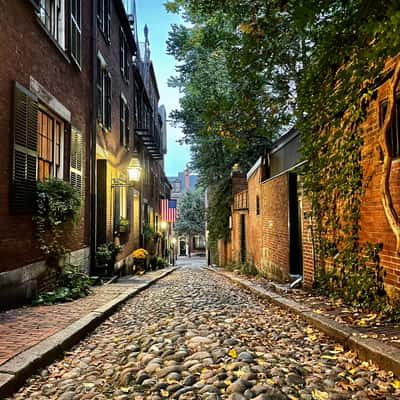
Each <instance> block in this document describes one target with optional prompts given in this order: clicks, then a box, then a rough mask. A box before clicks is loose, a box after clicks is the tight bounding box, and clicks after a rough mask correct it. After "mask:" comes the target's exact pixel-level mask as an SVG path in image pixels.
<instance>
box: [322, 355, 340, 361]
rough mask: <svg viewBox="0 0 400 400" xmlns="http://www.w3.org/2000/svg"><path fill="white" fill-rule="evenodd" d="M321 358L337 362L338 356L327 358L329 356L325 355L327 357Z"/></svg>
mask: <svg viewBox="0 0 400 400" xmlns="http://www.w3.org/2000/svg"><path fill="white" fill-rule="evenodd" d="M321 358H325V359H326V360H336V358H337V357H336V356H327V355H325V356H321Z"/></svg>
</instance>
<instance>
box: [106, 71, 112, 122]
mask: <svg viewBox="0 0 400 400" xmlns="http://www.w3.org/2000/svg"><path fill="white" fill-rule="evenodd" d="M105 81H106V120H105V125H106V128H108V129H111V74H110V73H109V72H107V73H106V76H105Z"/></svg>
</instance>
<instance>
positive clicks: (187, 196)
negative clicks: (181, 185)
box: [174, 189, 205, 237]
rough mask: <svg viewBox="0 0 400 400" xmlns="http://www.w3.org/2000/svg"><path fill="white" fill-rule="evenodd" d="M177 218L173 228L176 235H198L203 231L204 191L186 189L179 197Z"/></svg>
mask: <svg viewBox="0 0 400 400" xmlns="http://www.w3.org/2000/svg"><path fill="white" fill-rule="evenodd" d="M177 211H178V218H177V220H176V222H175V226H174V230H175V232H177V233H178V235H187V236H189V237H190V236H192V235H198V234H204V233H205V208H204V191H203V190H200V189H196V190H194V191H188V192H185V193H184V194H183V196H182V197H181V198H180V199H179V206H178V210H177Z"/></svg>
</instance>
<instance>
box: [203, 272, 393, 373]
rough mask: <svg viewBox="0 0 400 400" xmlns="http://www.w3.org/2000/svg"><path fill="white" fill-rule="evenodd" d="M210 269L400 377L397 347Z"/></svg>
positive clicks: (232, 276) (258, 287)
mask: <svg viewBox="0 0 400 400" xmlns="http://www.w3.org/2000/svg"><path fill="white" fill-rule="evenodd" d="M206 269H207V270H209V271H212V272H214V273H216V274H218V275H221V276H224V277H225V278H228V279H230V280H232V281H234V282H236V283H238V284H239V285H241V286H243V287H244V288H246V289H249V290H250V291H251V292H253V293H255V294H256V295H258V296H260V297H262V298H266V299H268V300H269V301H271V302H272V303H274V304H276V305H278V306H280V307H282V308H284V309H286V310H288V311H291V312H293V313H295V314H297V315H299V316H300V317H302V318H303V319H304V320H306V321H307V322H308V323H309V324H310V325H313V326H315V327H316V328H318V329H320V330H321V331H323V332H324V333H325V334H327V335H328V336H330V337H331V338H333V339H334V340H336V341H337V342H339V343H342V344H343V345H344V346H345V347H346V348H348V349H352V350H355V351H356V352H357V354H358V356H359V357H360V359H362V360H365V361H369V360H371V361H372V362H374V363H375V364H376V365H378V366H379V367H380V368H382V369H384V370H387V371H392V372H393V373H394V374H395V375H396V376H400V349H398V348H397V347H394V346H390V345H388V344H386V343H382V342H380V341H379V340H376V339H363V338H361V337H360V336H359V332H357V331H356V330H355V329H353V328H351V327H350V326H347V325H345V324H340V323H338V322H336V321H334V320H332V319H331V318H327V317H325V316H323V315H319V314H317V313H315V312H314V311H313V310H312V309H311V308H309V307H307V306H304V305H301V304H299V303H297V302H295V301H293V300H290V299H287V298H285V297H283V296H280V295H279V294H277V293H275V292H272V291H270V290H267V289H264V288H261V287H260V286H257V285H255V284H254V283H252V282H250V281H248V280H246V279H244V278H241V277H238V276H234V275H232V274H231V273H229V272H226V271H217V270H216V269H214V268H210V267H206Z"/></svg>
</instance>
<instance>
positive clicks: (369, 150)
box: [218, 82, 400, 296]
mask: <svg viewBox="0 0 400 400" xmlns="http://www.w3.org/2000/svg"><path fill="white" fill-rule="evenodd" d="M388 90H389V82H386V83H384V84H383V85H381V86H380V87H379V88H377V89H376V93H375V99H374V100H373V102H372V103H371V105H370V107H369V110H368V117H367V119H366V121H365V122H364V123H363V125H362V132H363V139H364V144H363V147H362V168H363V176H364V182H365V185H366V189H365V192H364V194H363V196H362V199H361V214H360V242H361V243H367V242H368V243H382V245H383V247H382V250H381V252H380V254H379V256H380V264H381V266H382V267H383V268H384V271H385V274H384V282H385V288H386V290H387V292H388V293H389V294H390V295H393V296H395V295H396V294H397V295H398V293H399V290H400V255H399V254H398V253H397V251H396V238H395V235H394V233H393V231H392V229H391V227H390V225H389V223H388V220H387V218H386V215H385V212H384V208H383V205H382V192H381V179H382V173H383V168H382V155H381V154H380V152H379V129H380V127H381V124H382V121H383V119H384V113H385V110H386V104H387V98H388V95H389V93H388ZM398 101H399V98H398ZM388 139H389V147H390V151H391V154H392V156H393V161H392V170H391V175H390V182H389V183H390V184H389V186H390V190H391V193H392V200H393V207H394V209H395V210H396V212H397V213H400V190H399V187H400V183H399V182H400V163H399V160H400V108H399V106H398V104H397V105H396V112H395V121H394V122H393V124H392V127H391V129H390V132H389V138H388ZM299 148H300V142H299V135H298V133H297V132H296V131H294V130H292V131H290V132H289V133H288V134H286V135H284V136H283V137H281V138H280V139H279V140H278V141H277V142H276V143H275V144H274V146H273V147H272V148H271V149H270V151H269V152H268V154H267V155H266V156H264V157H262V158H260V159H259V160H258V161H257V163H256V164H255V165H254V166H253V168H252V169H251V170H250V171H249V172H248V174H247V179H246V181H247V182H246V187H244V186H243V185H244V180H243V179H244V175H243V174H242V175H241V177H242V180H241V181H240V182H239V181H238V180H237V178H235V175H237V174H238V173H237V172H234V173H233V176H232V186H233V193H234V201H233V204H232V216H231V219H232V224H231V225H232V231H231V242H229V243H224V242H222V241H221V242H220V243H219V246H218V250H219V263H220V264H221V265H225V264H226V263H227V262H229V261H231V260H232V261H235V262H245V261H246V262H251V263H253V264H254V265H255V266H256V268H257V269H258V270H260V271H262V273H263V274H264V275H266V276H268V277H269V278H271V279H274V280H277V281H289V280H291V279H293V278H294V277H296V276H298V275H301V276H302V277H303V285H304V286H305V287H307V288H310V287H311V286H312V283H313V279H314V270H315V265H316V259H315V257H316V255H315V251H314V245H315V243H314V240H315V232H313V224H312V221H311V219H310V217H309V216H308V212H309V211H310V201H309V200H308V199H307V198H306V197H305V196H304V194H303V189H302V183H301V178H300V176H298V175H297V172H298V168H299V166H300V162H299V160H300V157H299ZM235 192H237V193H235Z"/></svg>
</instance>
